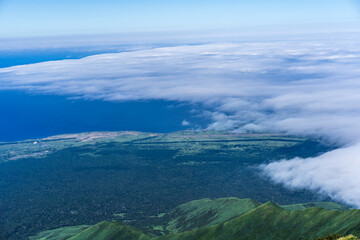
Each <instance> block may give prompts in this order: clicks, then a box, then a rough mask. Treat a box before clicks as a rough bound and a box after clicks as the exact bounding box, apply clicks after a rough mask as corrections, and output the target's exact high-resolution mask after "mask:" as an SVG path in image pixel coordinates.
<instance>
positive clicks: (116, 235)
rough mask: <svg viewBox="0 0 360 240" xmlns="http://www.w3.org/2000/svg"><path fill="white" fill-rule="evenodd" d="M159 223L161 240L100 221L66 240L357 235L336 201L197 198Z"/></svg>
mask: <svg viewBox="0 0 360 240" xmlns="http://www.w3.org/2000/svg"><path fill="white" fill-rule="evenodd" d="M161 219H162V220H163V221H164V222H163V226H164V228H165V229H166V230H167V233H168V234H167V235H164V236H153V235H151V234H149V235H145V234H144V233H143V232H141V231H140V230H136V229H135V228H133V227H130V226H126V225H124V224H122V223H120V222H118V221H103V222H101V223H99V224H96V225H94V226H92V227H90V228H88V229H86V230H84V231H82V232H80V233H78V234H74V236H73V237H72V238H69V239H71V240H86V239H100V240H110V239H127V240H132V239H135V240H139V239H151V240H183V239H187V240H201V239H204V240H212V239H214V240H222V239H224V240H231V239H291V240H295V239H315V238H317V237H322V236H326V235H329V234H333V233H336V234H341V235H348V234H354V235H356V236H359V235H360V210H357V209H353V210H349V209H347V208H346V207H343V206H341V205H339V204H336V203H321V202H319V203H307V204H297V205H287V206H280V205H277V204H275V203H272V202H267V203H265V204H260V203H258V202H256V201H253V200H251V199H238V198H220V199H216V200H211V199H201V200H196V201H191V202H189V203H185V204H182V205H179V206H178V207H176V208H175V209H173V210H172V211H170V212H169V213H168V214H166V215H165V216H162V217H160V220H161ZM33 239H34V240H35V238H33ZM43 239H44V240H45V239H51V238H43ZM52 239H54V240H55V239H57V240H60V238H52ZM324 239H327V238H324ZM331 239H333V238H331ZM349 239H351V238H350V237H349Z"/></svg>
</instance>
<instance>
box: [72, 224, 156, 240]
mask: <svg viewBox="0 0 360 240" xmlns="http://www.w3.org/2000/svg"><path fill="white" fill-rule="evenodd" d="M85 239H96V240H112V239H116V240H146V239H150V237H149V236H147V235H145V234H143V233H142V232H141V231H140V230H137V229H135V228H133V227H130V226H127V225H124V224H122V223H120V222H118V221H102V222H100V223H98V224H96V225H94V226H91V227H89V228H87V229H86V230H84V231H82V232H80V233H78V234H76V235H75V236H73V237H71V238H69V240H85Z"/></svg>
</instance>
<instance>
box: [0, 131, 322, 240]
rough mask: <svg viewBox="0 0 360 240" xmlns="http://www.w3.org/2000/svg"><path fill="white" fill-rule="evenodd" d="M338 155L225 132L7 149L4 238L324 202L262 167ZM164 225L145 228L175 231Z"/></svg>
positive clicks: (286, 140) (306, 143)
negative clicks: (189, 207) (197, 210)
mask: <svg viewBox="0 0 360 240" xmlns="http://www.w3.org/2000/svg"><path fill="white" fill-rule="evenodd" d="M328 149H329V148H328V147H325V146H322V145H321V144H319V143H318V142H316V141H312V140H307V139H303V138H295V137H290V136H283V135H269V134H263V135H231V134H229V133H218V132H180V133H173V134H145V133H131V132H127V133H116V134H110V133H105V134H104V135H101V133H97V134H93V133H92V134H82V135H66V136H61V137H57V138H51V139H46V140H41V141H37V144H34V141H27V142H18V143H6V144H0V155H1V156H0V157H1V158H2V163H1V164H0V194H1V196H2V197H1V198H0V214H1V219H0V231H1V230H3V232H4V233H3V235H4V236H5V237H6V238H7V239H24V238H25V236H29V235H34V234H35V233H37V232H39V231H44V230H48V229H54V228H59V227H63V226H71V225H83V224H86V225H92V224H95V223H97V222H100V221H102V220H104V219H109V220H119V221H121V222H123V223H125V224H128V225H132V226H133V227H141V226H148V225H150V223H151V224H156V223H154V217H153V216H158V215H159V214H161V213H164V212H168V211H169V210H170V209H173V208H174V207H176V206H178V205H180V204H182V203H186V202H189V201H192V200H195V199H202V198H211V199H215V198H220V197H230V196H235V197H239V198H251V199H254V204H255V205H256V201H258V202H266V201H269V200H270V201H274V202H278V203H279V204H295V203H299V202H314V201H318V200H319V196H317V195H315V194H312V193H309V192H306V191H291V190H287V189H284V188H282V187H281V186H278V185H274V184H272V183H271V182H269V181H267V180H266V179H265V178H263V177H262V176H260V175H259V172H258V170H257V169H256V167H257V166H258V165H259V164H261V163H264V162H267V161H271V160H278V159H282V158H286V159H289V158H293V157H295V156H301V157H309V156H314V155H318V154H319V153H321V152H324V151H327V150H328ZM174 216H176V212H175V213H174ZM224 218H225V217H224ZM160 225H161V224H160V223H159V224H156V226H158V227H157V228H156V229H142V230H143V231H144V233H145V234H148V233H156V234H160V233H161V232H164V233H166V232H167V231H168V230H167V229H166V226H165V229H162V227H160ZM206 226H207V225H206V224H205V223H204V225H202V227H206ZM172 227H173V228H179V227H178V226H177V225H176V224H172V225H171V224H170V226H169V228H170V229H171V228H172ZM181 227H182V228H184V229H185V230H186V229H187V227H186V226H181ZM190 227H191V226H190Z"/></svg>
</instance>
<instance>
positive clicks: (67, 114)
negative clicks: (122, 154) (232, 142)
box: [0, 49, 207, 142]
mask: <svg viewBox="0 0 360 240" xmlns="http://www.w3.org/2000/svg"><path fill="white" fill-rule="evenodd" d="M98 53H102V52H101V51H99V52H96V54H98ZM93 54H94V51H92V52H88V51H86V50H84V51H79V50H78V49H77V50H71V49H67V50H49V51H46V50H41V51H36V52H34V51H23V52H20V51H16V52H7V53H6V54H4V52H2V53H1V54H0V67H9V66H14V65H20V64H29V63H35V62H42V61H49V60H61V59H67V58H82V57H85V56H89V55H93ZM192 109H193V106H192V105H190V104H184V103H178V102H167V101H141V102H105V101H89V100H81V99H80V100H74V99H69V98H67V97H66V96H54V95H35V94H29V93H26V92H21V91H0V141H2V142H4V141H18V140H25V139H34V138H41V137H47V136H51V135H55V134H63V133H75V132H86V131H122V130H132V131H146V132H173V131H179V130H184V129H187V128H201V127H205V126H206V124H207V122H206V120H205V119H203V118H201V117H198V116H193V115H192V114H191V113H190V112H191V110H192ZM184 119H186V120H187V121H189V122H190V123H192V125H190V126H182V125H181V123H182V121H183V120H184Z"/></svg>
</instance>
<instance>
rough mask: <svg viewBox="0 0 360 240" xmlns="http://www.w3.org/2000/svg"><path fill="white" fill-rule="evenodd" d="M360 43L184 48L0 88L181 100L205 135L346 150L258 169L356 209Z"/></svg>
mask: <svg viewBox="0 0 360 240" xmlns="http://www.w3.org/2000/svg"><path fill="white" fill-rule="evenodd" d="M357 38H358V36H357V35H354V37H353V38H348V39H347V40H339V38H334V40H329V39H325V40H324V39H322V40H321V39H318V40H316V39H310V38H309V39H299V40H294V39H292V40H288V41H286V40H284V41H268V42H266V41H262V42H249V43H236V42H232V43H216V44H203V45H184V46H175V47H162V48H154V49H147V50H139V51H132V52H123V53H113V54H101V55H94V56H90V57H86V58H83V59H77V60H62V61H53V62H43V63H37V64H30V65H23V66H14V67H9V68H2V69H0V89H22V90H26V91H31V92H39V93H49V94H62V95H67V96H71V97H81V98H85V99H103V100H106V101H129V100H141V99H164V100H175V101H187V102H193V103H197V104H196V105H197V106H199V105H201V106H202V107H203V110H204V114H206V116H208V117H209V118H211V120H212V123H211V124H210V125H209V128H210V129H216V130H234V131H237V132H244V131H280V132H285V133H290V134H297V135H306V136H316V137H323V138H327V139H329V140H331V141H334V142H337V143H341V144H343V145H344V146H345V145H346V146H349V147H347V148H345V147H344V148H343V149H340V150H335V151H334V152H329V153H327V154H325V155H323V156H320V157H318V158H311V159H293V160H288V161H280V162H275V163H271V164H269V165H268V166H264V167H263V169H264V171H265V172H266V173H267V174H268V175H269V176H270V177H271V178H272V179H274V180H275V181H277V182H283V183H285V184H286V185H287V186H289V187H298V188H310V189H313V190H317V191H321V192H323V193H327V194H329V195H330V196H332V197H334V198H336V199H340V200H343V201H345V202H347V203H350V204H355V205H356V206H359V207H360V199H357V198H356V197H351V196H352V194H353V193H357V191H358V190H357V189H355V188H356V186H360V185H359V181H360V177H357V175H358V170H359V169H357V168H358V167H357V166H358V159H360V157H358V156H359V154H358V152H360V144H358V143H359V142H360V126H359V122H360V107H359V106H360V68H359V67H358V66H360V47H359V45H360V44H359V41H358V39H357ZM336 39H337V40H336ZM342 154H343V155H342ZM354 165H355V167H349V166H354ZM312 169H316V171H315V170H312ZM332 171H334V174H336V177H334V175H331V172H332ZM348 176H353V177H348ZM359 189H360V188H359ZM357 195H359V194H357Z"/></svg>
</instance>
